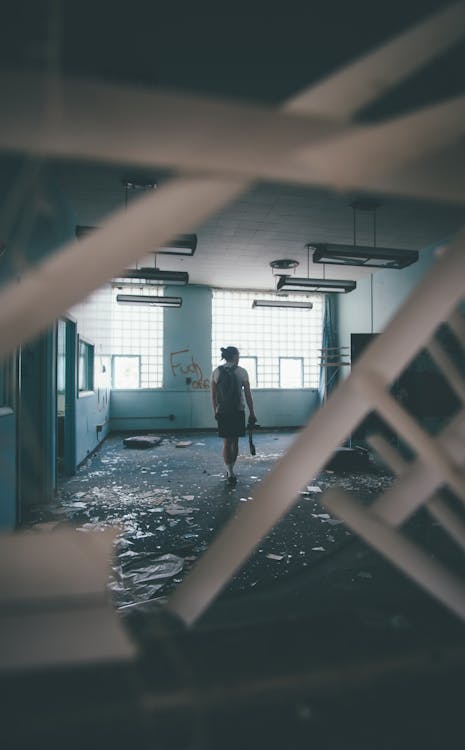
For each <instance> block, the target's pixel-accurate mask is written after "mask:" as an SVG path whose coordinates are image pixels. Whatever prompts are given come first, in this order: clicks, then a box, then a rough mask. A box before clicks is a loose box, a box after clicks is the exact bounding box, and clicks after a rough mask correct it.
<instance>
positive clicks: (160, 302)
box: [116, 294, 182, 307]
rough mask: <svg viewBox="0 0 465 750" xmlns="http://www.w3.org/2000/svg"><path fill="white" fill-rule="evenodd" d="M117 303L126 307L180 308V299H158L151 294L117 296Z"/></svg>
mask: <svg viewBox="0 0 465 750" xmlns="http://www.w3.org/2000/svg"><path fill="white" fill-rule="evenodd" d="M116 301H117V302H123V303H125V304H128V305H156V306H158V307H181V305H182V297H161V296H160V297H158V296H154V295H152V294H117V295H116Z"/></svg>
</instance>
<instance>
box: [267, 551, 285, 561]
mask: <svg viewBox="0 0 465 750" xmlns="http://www.w3.org/2000/svg"><path fill="white" fill-rule="evenodd" d="M266 557H267V558H268V559H269V560H282V559H283V557H284V555H273V553H272V552H270V553H269V554H268V555H266Z"/></svg>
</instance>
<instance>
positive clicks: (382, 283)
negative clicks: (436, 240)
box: [338, 247, 437, 376]
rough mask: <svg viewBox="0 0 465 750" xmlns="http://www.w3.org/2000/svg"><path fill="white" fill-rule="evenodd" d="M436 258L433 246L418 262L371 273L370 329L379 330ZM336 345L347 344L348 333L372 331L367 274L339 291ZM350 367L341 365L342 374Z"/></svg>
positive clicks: (422, 253) (421, 255)
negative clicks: (345, 290)
mask: <svg viewBox="0 0 465 750" xmlns="http://www.w3.org/2000/svg"><path fill="white" fill-rule="evenodd" d="M436 258H437V255H436V250H435V248H433V247H430V248H426V249H425V250H422V251H421V253H420V257H419V260H418V262H417V263H414V264H413V265H412V266H408V268H404V269H402V270H383V271H377V272H376V273H374V274H373V332H374V333H380V332H381V331H382V330H383V329H384V328H385V327H386V325H387V323H388V322H389V320H390V319H391V318H392V316H393V315H394V314H395V313H396V312H397V310H398V309H399V307H400V306H401V305H402V304H403V302H404V301H405V300H406V299H407V298H408V296H409V294H410V292H411V291H412V289H414V288H415V286H416V285H417V284H418V282H419V281H420V279H421V278H422V276H423V275H424V274H425V273H426V272H427V271H428V270H429V269H430V268H431V267H432V265H433V264H434V262H435V260H436ZM338 301H339V305H338V332H339V345H340V346H349V347H350V334H351V333H371V290H370V277H369V276H368V277H366V278H365V279H362V280H361V281H357V288H356V289H355V291H354V292H350V293H349V294H341V295H339V300H338ZM349 369H350V368H345V369H344V373H343V374H344V375H345V376H347V375H348V374H349Z"/></svg>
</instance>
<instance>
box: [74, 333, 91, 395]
mask: <svg viewBox="0 0 465 750" xmlns="http://www.w3.org/2000/svg"><path fill="white" fill-rule="evenodd" d="M77 338H78V340H77V357H76V359H77V363H76V364H77V378H76V379H77V385H78V388H77V391H78V396H79V397H80V396H85V395H86V394H90V393H93V392H94V360H95V346H94V344H92V343H91V342H90V341H88V340H87V339H85V338H83V337H82V336H80V335H78V337H77ZM81 350H83V351H84V352H85V356H84V365H83V374H84V376H85V382H84V383H83V384H82V386H81Z"/></svg>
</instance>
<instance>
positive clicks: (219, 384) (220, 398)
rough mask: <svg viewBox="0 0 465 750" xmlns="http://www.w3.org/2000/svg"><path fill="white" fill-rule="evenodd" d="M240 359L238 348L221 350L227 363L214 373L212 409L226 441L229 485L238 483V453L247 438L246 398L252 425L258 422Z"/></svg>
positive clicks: (229, 347)
mask: <svg viewBox="0 0 465 750" xmlns="http://www.w3.org/2000/svg"><path fill="white" fill-rule="evenodd" d="M239 356H240V355H239V350H238V349H237V348H236V347H235V346H227V347H226V348H223V347H222V348H221V359H222V361H223V362H224V364H222V365H220V366H219V367H217V368H216V369H215V370H213V373H212V377H211V397H212V406H213V412H214V414H215V419H216V420H217V421H218V435H219V437H221V438H223V460H224V464H225V466H226V479H227V482H228V484H229V485H235V484H236V482H237V477H236V475H235V473H234V465H235V463H236V460H237V454H238V451H239V438H240V437H244V435H245V403H244V397H245V402H246V403H247V406H248V409H249V423H251V424H255V423H256V421H257V420H256V417H255V411H254V405H253V399H252V393H251V391H250V383H249V375H248V373H247V370H245V369H244V368H243V367H240V366H239Z"/></svg>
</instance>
